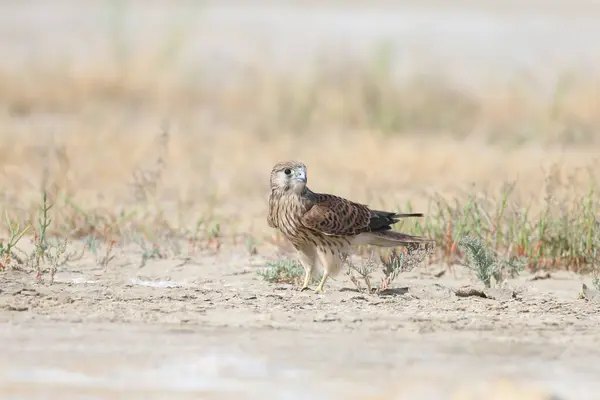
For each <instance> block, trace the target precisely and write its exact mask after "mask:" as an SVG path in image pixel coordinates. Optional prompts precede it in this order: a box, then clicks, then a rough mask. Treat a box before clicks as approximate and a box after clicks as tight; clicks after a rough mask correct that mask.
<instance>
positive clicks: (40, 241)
mask: <svg viewBox="0 0 600 400" xmlns="http://www.w3.org/2000/svg"><path fill="white" fill-rule="evenodd" d="M50 209H52V205H50V204H49V202H48V196H47V193H46V191H44V192H43V193H42V206H41V207H40V210H39V215H38V218H37V230H36V233H35V238H34V250H33V252H32V253H31V255H30V256H29V263H30V265H31V266H32V267H33V269H34V271H35V273H36V279H37V280H38V281H42V276H43V273H44V272H45V271H46V269H45V268H44V262H45V263H47V264H49V267H48V269H47V270H48V273H49V281H50V283H53V282H54V275H55V274H56V271H57V270H58V267H60V266H63V265H64V264H66V263H67V262H69V261H73V260H76V259H80V258H81V257H82V256H83V252H82V253H81V254H80V255H77V254H76V252H67V239H66V238H65V239H63V240H51V239H50V238H49V237H48V228H49V227H50V224H51V223H52V218H50V213H49V211H50Z"/></svg>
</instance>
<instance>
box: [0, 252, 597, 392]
mask: <svg viewBox="0 0 600 400" xmlns="http://www.w3.org/2000/svg"><path fill="white" fill-rule="evenodd" d="M276 256H277V255H276V254H275V253H274V252H273V253H272V254H268V255H267V254H266V253H265V252H261V253H260V255H258V256H248V255H247V253H244V252H243V251H241V249H239V248H233V247H232V248H223V249H221V251H220V252H219V253H218V254H216V253H214V252H209V251H206V252H205V253H204V254H202V255H197V256H195V257H192V258H191V259H190V260H188V261H187V263H183V262H182V261H181V260H176V259H160V260H149V261H148V262H147V263H146V265H145V266H143V267H140V266H139V257H140V255H139V254H138V253H136V252H135V251H133V250H131V251H130V250H122V251H121V253H119V254H118V257H117V259H115V260H112V261H111V263H110V264H109V265H108V266H106V267H100V266H98V265H97V264H96V263H95V261H94V260H93V259H85V258H84V259H82V260H80V261H78V262H77V263H74V264H73V265H70V266H65V267H64V268H63V269H62V270H60V271H59V272H58V273H57V275H56V280H55V283H54V284H52V285H50V284H48V283H47V282H46V283H39V282H37V281H36V280H35V277H34V275H33V274H31V273H26V272H23V271H6V272H4V273H2V274H0V321H1V323H2V329H1V330H0V351H1V352H2V354H3V357H1V358H0V394H1V395H2V397H4V398H9V397H10V398H15V397H19V398H42V397H43V398H48V396H52V397H53V398H62V399H70V398H82V396H88V397H87V398H121V397H123V398H128V399H133V398H145V399H148V398H198V397H197V396H198V395H199V394H201V395H202V396H203V397H202V398H236V399H239V398H259V397H260V396H265V398H293V399H305V398H306V399H319V398H323V399H334V398H335V399H337V398H340V399H341V398H344V399H346V398H358V399H367V398H370V399H373V398H397V399H450V398H452V399H471V398H473V399H475V398H487V399H501V398H502V399H504V398H510V399H549V398H553V397H550V395H551V394H553V395H555V396H557V397H554V398H561V399H592V398H594V397H595V396H596V393H598V390H599V389H600V381H599V380H598V376H600V362H599V361H600V347H599V344H600V334H599V333H598V326H599V323H600V316H599V313H598V309H599V307H600V305H599V304H594V303H593V302H589V301H586V300H582V299H579V298H578V294H579V292H580V291H581V286H582V282H584V281H586V280H588V278H582V277H580V276H578V275H575V274H572V273H568V272H559V273H553V274H551V276H550V278H549V279H539V280H532V278H533V276H532V275H529V274H524V275H522V276H521V277H519V278H518V279H514V280H510V281H508V282H507V284H506V285H505V286H504V287H503V288H502V289H496V290H491V291H486V295H487V298H483V297H478V296H469V297H461V296H457V295H456V294H455V291H456V289H459V288H461V287H463V286H465V285H470V287H474V288H477V287H478V286H477V285H476V284H475V282H474V281H473V279H472V277H471V276H470V275H469V273H468V271H466V270H465V269H464V268H462V267H460V266H457V267H454V268H453V270H448V271H447V272H446V273H445V274H443V276H441V277H439V278H437V277H435V275H437V274H436V273H437V272H440V271H442V270H444V268H440V267H423V266H422V267H418V268H415V269H414V270H413V271H411V272H409V273H405V274H403V275H401V277H400V279H399V281H398V282H395V284H396V286H395V289H396V290H395V291H393V293H390V294H389V295H385V296H382V295H373V294H364V293H359V292H357V291H356V290H355V289H354V287H353V285H352V283H351V282H350V280H349V279H348V277H347V276H345V274H343V273H342V274H340V275H339V276H338V277H337V278H336V279H335V280H331V281H330V282H329V286H327V287H326V292H325V294H323V295H317V294H314V293H313V292H312V291H311V292H299V291H298V290H297V288H296V287H294V286H292V285H286V284H269V283H267V282H265V281H263V280H262V278H260V277H259V276H258V275H257V271H258V269H259V268H263V267H264V262H265V260H266V259H267V258H271V259H272V258H274V257H276ZM182 264H183V265H182ZM586 283H587V284H588V286H590V284H589V282H586ZM481 396H483V397H481Z"/></svg>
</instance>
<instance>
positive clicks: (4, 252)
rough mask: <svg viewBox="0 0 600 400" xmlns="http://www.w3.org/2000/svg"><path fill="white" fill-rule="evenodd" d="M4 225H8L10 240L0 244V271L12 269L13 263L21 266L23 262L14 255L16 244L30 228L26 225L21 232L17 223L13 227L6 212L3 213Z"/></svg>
mask: <svg viewBox="0 0 600 400" xmlns="http://www.w3.org/2000/svg"><path fill="white" fill-rule="evenodd" d="M5 216H6V223H7V225H8V230H9V232H10V238H9V239H8V241H7V242H6V243H5V242H4V241H2V242H0V258H1V259H2V262H1V263H0V269H5V268H7V267H12V266H13V265H14V263H17V264H23V260H21V258H20V257H18V256H17V255H16V254H15V251H16V250H17V247H16V246H17V244H18V243H19V241H20V240H21V239H22V238H23V235H25V233H26V232H27V231H28V230H29V228H30V227H31V226H30V225H27V226H26V227H25V228H23V230H21V224H19V223H18V222H17V223H16V224H15V225H13V222H12V221H11V220H10V217H9V216H8V212H6V213H5Z"/></svg>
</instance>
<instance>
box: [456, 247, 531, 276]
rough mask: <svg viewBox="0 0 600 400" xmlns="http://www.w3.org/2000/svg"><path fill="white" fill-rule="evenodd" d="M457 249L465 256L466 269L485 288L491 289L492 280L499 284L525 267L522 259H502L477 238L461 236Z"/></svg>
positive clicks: (524, 261)
mask: <svg viewBox="0 0 600 400" xmlns="http://www.w3.org/2000/svg"><path fill="white" fill-rule="evenodd" d="M458 246H459V248H461V250H462V251H463V252H464V253H465V254H466V257H467V267H468V268H469V269H471V270H472V271H474V272H475V276H476V277H477V279H479V280H480V281H481V282H482V283H483V284H484V285H485V287H488V288H489V287H491V283H492V278H493V279H494V281H495V282H496V284H501V283H502V282H504V280H505V279H506V278H507V277H508V276H510V277H511V278H514V277H515V276H516V275H518V274H519V272H521V271H522V270H523V268H524V267H525V265H526V260H524V259H522V258H521V259H516V258H510V259H503V258H500V257H498V256H497V255H495V254H493V253H492V252H491V251H490V249H488V248H486V247H485V246H484V245H483V244H482V243H481V240H480V239H479V238H476V237H471V236H463V237H461V238H460V240H459V242H458Z"/></svg>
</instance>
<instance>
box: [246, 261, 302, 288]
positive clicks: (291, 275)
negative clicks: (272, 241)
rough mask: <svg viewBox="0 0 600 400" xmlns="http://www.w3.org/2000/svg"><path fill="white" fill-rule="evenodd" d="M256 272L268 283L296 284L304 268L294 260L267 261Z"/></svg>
mask: <svg viewBox="0 0 600 400" xmlns="http://www.w3.org/2000/svg"><path fill="white" fill-rule="evenodd" d="M257 274H258V275H259V276H260V277H262V278H263V279H264V280H265V281H267V282H269V283H291V284H298V283H299V281H300V279H302V278H303V277H304V268H303V267H302V265H300V263H299V262H297V261H295V260H279V261H268V262H267V263H266V267H265V268H263V269H260V270H258V271H257Z"/></svg>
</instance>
